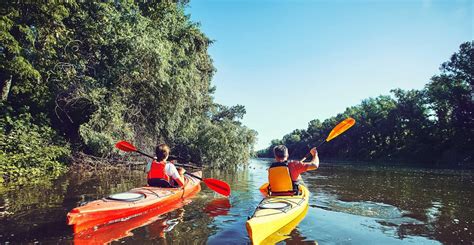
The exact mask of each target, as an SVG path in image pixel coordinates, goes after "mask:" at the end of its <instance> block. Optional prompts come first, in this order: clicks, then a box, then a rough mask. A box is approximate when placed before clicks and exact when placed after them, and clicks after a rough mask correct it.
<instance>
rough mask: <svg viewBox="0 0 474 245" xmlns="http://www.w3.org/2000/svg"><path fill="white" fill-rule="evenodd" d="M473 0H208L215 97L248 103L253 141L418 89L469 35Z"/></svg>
mask: <svg viewBox="0 0 474 245" xmlns="http://www.w3.org/2000/svg"><path fill="white" fill-rule="evenodd" d="M473 4H474V1H470V0H467V1H455V0H446V1H428V0H426V1H414V0H413V1H412V0H404V1H388V0H380V1H375V0H373V1H343V0H335V1H329V0H328V1H289V0H288V1H282V0H278V1H277V0H275V1H251V0H246V1H236V0H233V1H229V0H227V1H225V0H220V1H217V0H216V1H206V0H191V2H190V4H189V6H188V7H187V10H186V12H187V13H188V14H190V15H191V19H192V20H193V21H195V22H199V23H200V24H201V30H202V31H203V32H204V33H205V34H206V35H207V36H208V37H209V38H210V39H212V40H214V41H215V42H214V44H212V46H211V47H210V48H209V53H210V55H211V57H212V59H213V61H214V66H215V67H216V68H217V73H216V74H215V76H214V78H213V81H212V83H213V85H215V86H216V87H217V91H216V93H215V101H216V102H217V103H221V104H224V105H229V106H231V105H236V104H241V105H244V106H245V108H246V110H247V114H246V115H245V117H244V119H243V123H244V124H245V125H246V126H248V127H249V128H252V129H255V130H257V132H258V134H259V135H258V142H257V145H256V149H262V148H265V147H267V146H268V145H269V144H270V141H271V140H272V139H277V138H281V137H282V136H283V135H285V134H287V133H289V132H291V131H292V130H294V129H306V128H307V125H308V122H309V121H310V120H312V119H320V120H324V119H326V118H329V117H331V116H335V115H336V114H337V113H340V112H342V111H344V110H345V108H346V107H349V106H353V105H357V104H359V103H360V102H361V100H362V99H365V98H369V97H375V96H378V95H381V94H389V91H390V90H391V89H393V88H402V89H421V88H422V87H423V86H424V85H425V84H426V83H427V82H428V81H429V79H430V77H431V76H433V75H435V74H437V73H438V68H439V66H440V64H441V63H442V62H444V61H447V60H448V59H449V57H450V56H451V55H452V54H453V53H454V52H456V51H457V50H458V48H459V45H460V44H461V43H462V42H466V41H470V40H473V39H474V37H473V32H474V31H473V21H474V19H473Z"/></svg>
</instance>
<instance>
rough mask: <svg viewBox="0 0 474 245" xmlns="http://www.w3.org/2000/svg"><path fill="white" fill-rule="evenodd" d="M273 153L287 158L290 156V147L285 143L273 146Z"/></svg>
mask: <svg viewBox="0 0 474 245" xmlns="http://www.w3.org/2000/svg"><path fill="white" fill-rule="evenodd" d="M273 154H275V157H278V158H285V157H287V156H288V148H286V146H284V145H277V146H275V147H274V148H273Z"/></svg>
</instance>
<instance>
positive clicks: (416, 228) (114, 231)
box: [0, 159, 474, 244]
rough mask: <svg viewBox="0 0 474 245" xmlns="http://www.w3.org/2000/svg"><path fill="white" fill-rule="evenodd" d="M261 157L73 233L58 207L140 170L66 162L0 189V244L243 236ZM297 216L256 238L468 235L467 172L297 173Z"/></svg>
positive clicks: (347, 168) (467, 238)
mask: <svg viewBox="0 0 474 245" xmlns="http://www.w3.org/2000/svg"><path fill="white" fill-rule="evenodd" d="M268 164H269V161H267V160H262V159H253V160H251V161H250V164H249V165H248V166H245V167H241V168H239V169H238V170H236V171H219V170H206V171H204V176H205V177H208V178H216V179H220V180H223V181H226V182H227V183H229V184H230V186H231V188H232V195H231V197H230V198H228V199H227V198H223V197H221V196H219V195H218V194H215V193H214V192H213V191H212V190H209V189H208V188H207V187H206V186H205V185H204V184H201V185H202V191H201V192H200V193H199V194H197V195H196V196H195V197H194V198H193V199H191V200H190V201H189V202H187V203H183V204H182V205H183V206H182V207H178V208H177V209H174V210H173V211H171V212H169V213H166V214H159V213H158V214H154V213H153V212H150V213H147V214H145V215H142V216H137V217H133V218H130V219H128V220H126V221H123V222H117V223H114V224H110V225H108V226H102V227H99V228H98V229H96V230H89V231H86V232H82V233H80V234H73V232H72V230H71V227H68V226H67V225H66V214H67V212H68V211H70V210H71V209H72V208H74V207H76V206H79V205H81V204H83V203H85V202H88V201H92V200H95V199H100V198H102V197H105V196H107V195H109V194H112V193H118V192H123V191H127V190H129V189H131V188H134V187H138V186H142V185H144V184H145V182H146V181H145V173H144V172H143V170H130V169H121V170H107V171H99V170H97V171H70V172H69V173H68V174H65V175H64V176H62V177H60V178H59V179H56V180H54V181H44V182H40V183H39V184H38V185H36V186H30V187H26V186H24V187H15V188H10V189H9V190H5V189H3V191H2V192H1V196H0V243H1V244H18V243H31V244H33V243H35V242H39V243H47V244H58V243H59V244H98V243H99V244H100V243H107V242H110V243H116V244H120V243H125V244H205V243H207V244H247V243H249V241H250V240H249V238H248V235H247V232H246V229H245V222H246V220H247V216H248V215H250V214H251V213H252V212H253V210H254V208H255V206H256V205H257V204H258V202H259V201H260V200H261V194H260V192H259V191H258V187H259V186H260V185H262V184H263V183H264V182H265V181H266V178H267V173H266V169H267V167H268ZM303 179H304V182H305V184H306V185H307V186H308V189H309V190H310V191H311V193H312V196H311V197H310V201H309V203H310V207H309V209H308V211H307V213H306V215H305V216H302V217H300V220H298V221H296V222H293V224H290V225H289V226H288V227H285V229H282V230H281V231H280V232H279V233H277V234H274V235H272V236H271V237H269V238H268V239H267V240H266V242H268V243H280V244H285V243H286V244H300V243H305V244H406V243H410V244H473V241H474V236H473V232H474V199H473V198H474V173H473V172H472V171H467V170H456V171H454V170H430V169H420V168H402V167H388V166H374V165H361V164H351V165H334V164H324V163H322V164H321V167H320V168H319V169H318V170H316V171H312V172H308V173H305V174H304V175H303Z"/></svg>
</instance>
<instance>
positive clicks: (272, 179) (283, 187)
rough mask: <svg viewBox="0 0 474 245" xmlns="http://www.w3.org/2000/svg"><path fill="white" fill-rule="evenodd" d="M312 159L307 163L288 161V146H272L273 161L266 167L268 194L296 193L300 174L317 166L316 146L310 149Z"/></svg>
mask: <svg viewBox="0 0 474 245" xmlns="http://www.w3.org/2000/svg"><path fill="white" fill-rule="evenodd" d="M310 152H311V154H312V155H313V159H312V160H311V162H309V163H303V162H300V161H288V148H286V146H284V145H278V146H275V148H273V153H274V155H275V162H273V163H272V164H271V166H270V168H269V169H268V183H269V192H270V195H274V196H276V195H294V194H297V193H298V182H299V180H300V179H301V176H300V174H301V173H303V172H306V171H309V170H314V169H317V168H318V167H319V158H318V154H317V151H316V148H313V149H311V151H310Z"/></svg>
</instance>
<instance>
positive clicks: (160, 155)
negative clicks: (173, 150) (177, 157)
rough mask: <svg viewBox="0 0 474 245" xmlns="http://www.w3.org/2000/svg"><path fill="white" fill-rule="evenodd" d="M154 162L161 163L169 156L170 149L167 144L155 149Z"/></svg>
mask: <svg viewBox="0 0 474 245" xmlns="http://www.w3.org/2000/svg"><path fill="white" fill-rule="evenodd" d="M155 154H156V160H157V161H158V162H161V161H163V160H165V159H166V158H167V157H168V156H169V155H170V147H169V146H168V145H167V144H159V145H157V146H156V149H155Z"/></svg>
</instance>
